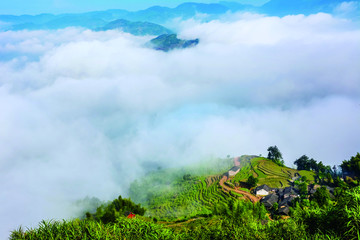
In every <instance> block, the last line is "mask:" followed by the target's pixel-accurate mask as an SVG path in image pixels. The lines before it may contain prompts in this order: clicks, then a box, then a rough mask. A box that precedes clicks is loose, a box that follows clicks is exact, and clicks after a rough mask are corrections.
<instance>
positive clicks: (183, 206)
mask: <svg viewBox="0 0 360 240" xmlns="http://www.w3.org/2000/svg"><path fill="white" fill-rule="evenodd" d="M232 165H233V160H232V159H212V160H209V161H206V162H204V163H200V164H198V165H195V166H193V167H191V168H183V169H168V170H161V171H157V172H154V173H151V174H148V175H147V176H145V177H144V178H142V179H140V180H138V181H136V182H134V183H133V184H132V185H131V187H130V198H131V199H132V200H134V201H135V202H140V203H141V204H142V205H143V206H144V207H145V208H146V209H147V212H146V214H145V215H146V216H151V217H157V218H159V219H162V220H174V219H188V218H191V217H194V216H197V215H204V214H205V215H206V214H210V213H211V208H212V207H213V205H214V204H215V203H217V202H220V201H227V199H229V198H238V197H241V196H238V195H236V194H229V193H227V192H224V191H222V190H221V187H219V180H220V177H221V175H222V174H223V173H224V172H226V171H227V170H228V169H230V168H231V167H232ZM187 174H190V177H188V178H186V179H184V176H185V175H187Z"/></svg>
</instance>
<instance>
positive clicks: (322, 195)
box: [313, 186, 330, 207]
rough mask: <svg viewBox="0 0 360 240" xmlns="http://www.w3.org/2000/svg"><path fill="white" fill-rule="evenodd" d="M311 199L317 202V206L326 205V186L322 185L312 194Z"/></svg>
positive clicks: (327, 192) (327, 194) (327, 198)
mask: <svg viewBox="0 0 360 240" xmlns="http://www.w3.org/2000/svg"><path fill="white" fill-rule="evenodd" d="M313 199H314V200H315V201H316V202H317V203H318V204H319V206H321V207H322V206H324V205H327V203H328V201H329V199H330V195H329V191H328V190H327V188H326V187H324V186H322V187H321V188H319V189H318V190H316V192H315V193H314V194H313Z"/></svg>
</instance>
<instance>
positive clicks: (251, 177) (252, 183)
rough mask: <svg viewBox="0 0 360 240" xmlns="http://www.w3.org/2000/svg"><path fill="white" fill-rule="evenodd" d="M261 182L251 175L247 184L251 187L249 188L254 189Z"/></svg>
mask: <svg viewBox="0 0 360 240" xmlns="http://www.w3.org/2000/svg"><path fill="white" fill-rule="evenodd" d="M258 182H259V179H258V178H255V177H254V176H253V175H251V176H250V177H249V178H248V180H247V182H246V183H247V184H248V185H249V188H253V187H255V186H256V184H257V183H258Z"/></svg>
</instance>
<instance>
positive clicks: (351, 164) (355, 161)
mask: <svg viewBox="0 0 360 240" xmlns="http://www.w3.org/2000/svg"><path fill="white" fill-rule="evenodd" d="M340 166H341V169H342V171H343V172H349V173H352V174H353V175H355V176H356V177H358V178H359V177H360V153H357V154H356V156H353V157H351V158H350V160H344V161H343V162H342V164H341V165H340Z"/></svg>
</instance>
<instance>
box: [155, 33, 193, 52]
mask: <svg viewBox="0 0 360 240" xmlns="http://www.w3.org/2000/svg"><path fill="white" fill-rule="evenodd" d="M150 43H151V44H152V45H153V48H154V49H156V50H161V51H164V52H168V51H170V50H172V49H176V48H188V47H193V46H196V45H197V44H199V39H194V40H182V39H179V38H177V34H162V35H160V36H158V37H156V38H154V39H152V40H151V41H150Z"/></svg>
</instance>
